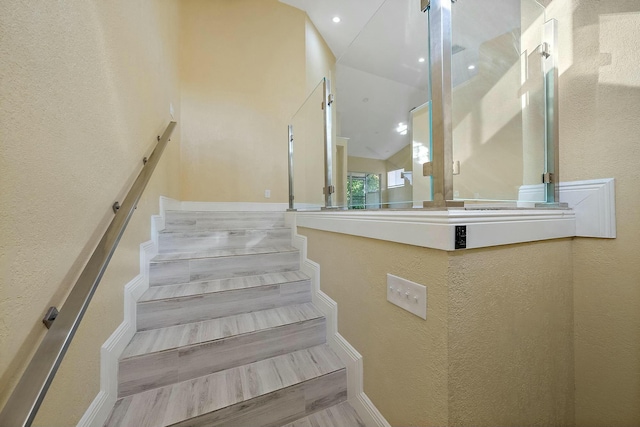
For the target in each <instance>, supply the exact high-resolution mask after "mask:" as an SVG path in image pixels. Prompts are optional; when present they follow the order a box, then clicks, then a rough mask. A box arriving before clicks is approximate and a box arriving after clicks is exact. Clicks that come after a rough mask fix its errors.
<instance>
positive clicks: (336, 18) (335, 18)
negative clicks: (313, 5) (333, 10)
mask: <svg viewBox="0 0 640 427" xmlns="http://www.w3.org/2000/svg"><path fill="white" fill-rule="evenodd" d="M333 22H335V23H336V24H337V23H338V22H340V17H339V16H334V17H333Z"/></svg>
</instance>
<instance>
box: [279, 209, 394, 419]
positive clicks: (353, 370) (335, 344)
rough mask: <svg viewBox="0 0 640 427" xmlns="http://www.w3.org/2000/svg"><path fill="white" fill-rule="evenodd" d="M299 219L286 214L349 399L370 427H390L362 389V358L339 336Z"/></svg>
mask: <svg viewBox="0 0 640 427" xmlns="http://www.w3.org/2000/svg"><path fill="white" fill-rule="evenodd" d="M295 222H296V215H295V214H294V213H293V212H291V213H287V214H286V223H287V224H288V225H290V226H291V227H292V229H293V230H294V236H293V242H292V244H293V246H294V247H295V248H296V249H298V250H299V251H300V270H301V271H302V272H303V273H305V274H306V275H307V276H309V277H310V278H311V289H312V297H313V305H315V306H316V308H318V310H320V312H321V313H322V314H324V316H325V317H326V319H327V343H328V344H329V346H330V347H331V349H332V350H333V351H335V352H336V354H337V355H338V357H340V360H342V361H343V362H344V364H345V365H346V368H347V398H348V401H349V403H350V404H351V406H352V407H353V408H354V409H355V410H356V412H357V413H358V415H359V416H360V418H362V421H363V422H364V424H365V425H367V426H372V427H373V426H377V427H391V425H390V424H389V423H388V422H387V420H386V419H385V418H384V417H383V416H382V414H381V413H380V411H378V409H377V408H376V407H375V405H374V404H373V403H372V402H371V400H369V397H367V395H366V394H365V392H364V389H363V368H362V356H361V355H360V353H358V351H357V350H356V349H355V348H353V346H351V344H349V343H348V342H347V340H345V339H344V337H343V336H342V335H340V334H339V333H338V304H337V303H336V302H335V301H334V300H332V299H331V298H330V297H329V296H328V295H327V294H325V293H324V292H322V290H321V289H320V265H319V264H317V263H315V262H313V261H311V260H310V259H308V258H307V238H306V237H305V236H301V235H299V234H297V233H295V230H296V224H295Z"/></svg>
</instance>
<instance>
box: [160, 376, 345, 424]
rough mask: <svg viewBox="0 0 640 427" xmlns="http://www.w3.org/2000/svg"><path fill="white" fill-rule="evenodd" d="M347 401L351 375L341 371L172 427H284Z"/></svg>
mask: <svg viewBox="0 0 640 427" xmlns="http://www.w3.org/2000/svg"><path fill="white" fill-rule="evenodd" d="M346 399H347V372H346V370H345V369H341V370H339V371H337V372H333V373H331V374H328V375H324V376H321V377H318V378H315V379H312V380H309V381H305V382H303V383H300V384H297V385H295V386H292V387H287V388H285V389H282V390H278V391H276V392H273V393H269V394H267V395H264V396H260V397H257V398H254V399H251V400H248V401H245V402H242V403H238V404H235V405H231V406H228V407H226V408H223V409H220V410H217V411H214V412H211V413H209V414H204V415H201V416H199V417H197V418H192V419H190V420H187V421H185V422H182V423H177V424H174V425H172V427H187V426H189V427H223V426H224V427H238V426H262V427H280V426H282V425H283V424H286V423H289V422H292V421H295V420H297V419H300V418H303V417H305V416H307V415H309V414H311V413H314V412H317V411H319V410H322V409H325V408H328V407H330V406H333V405H337V404H339V403H340V402H344V401H345V400H346ZM344 427H350V426H344Z"/></svg>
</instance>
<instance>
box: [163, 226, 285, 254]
mask: <svg viewBox="0 0 640 427" xmlns="http://www.w3.org/2000/svg"><path fill="white" fill-rule="evenodd" d="M290 243H291V229H290V228H284V227H283V228H267V229H241V230H196V231H168V232H162V233H160V234H159V236H158V245H159V251H160V253H171V252H202V251H209V250H216V249H236V248H252V247H260V246H282V245H289V244H290Z"/></svg>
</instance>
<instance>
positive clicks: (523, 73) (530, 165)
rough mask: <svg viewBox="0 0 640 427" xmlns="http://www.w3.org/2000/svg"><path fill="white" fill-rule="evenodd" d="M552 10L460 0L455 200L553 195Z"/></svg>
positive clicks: (526, 2) (528, 1) (455, 24)
mask: <svg viewBox="0 0 640 427" xmlns="http://www.w3.org/2000/svg"><path fill="white" fill-rule="evenodd" d="M544 12H545V11H544V8H543V7H542V6H541V5H540V4H538V3H537V2H536V1H533V0H499V1H498V2H496V4H494V2H492V3H491V7H487V3H486V2H477V1H465V0H462V1H458V2H455V3H453V4H452V32H453V34H452V45H453V46H452V85H453V111H452V113H453V159H454V165H455V167H454V171H455V172H454V198H455V199H461V200H470V201H472V200H493V201H511V202H514V201H531V202H534V201H544V200H545V196H544V186H542V185H541V182H542V175H543V173H544V167H545V163H544V147H545V98H544V86H543V79H544V75H543V72H542V56H541V55H542V53H541V49H540V47H539V46H540V44H541V40H542V26H543V24H544ZM458 164H459V168H458V167H457V166H458Z"/></svg>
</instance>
